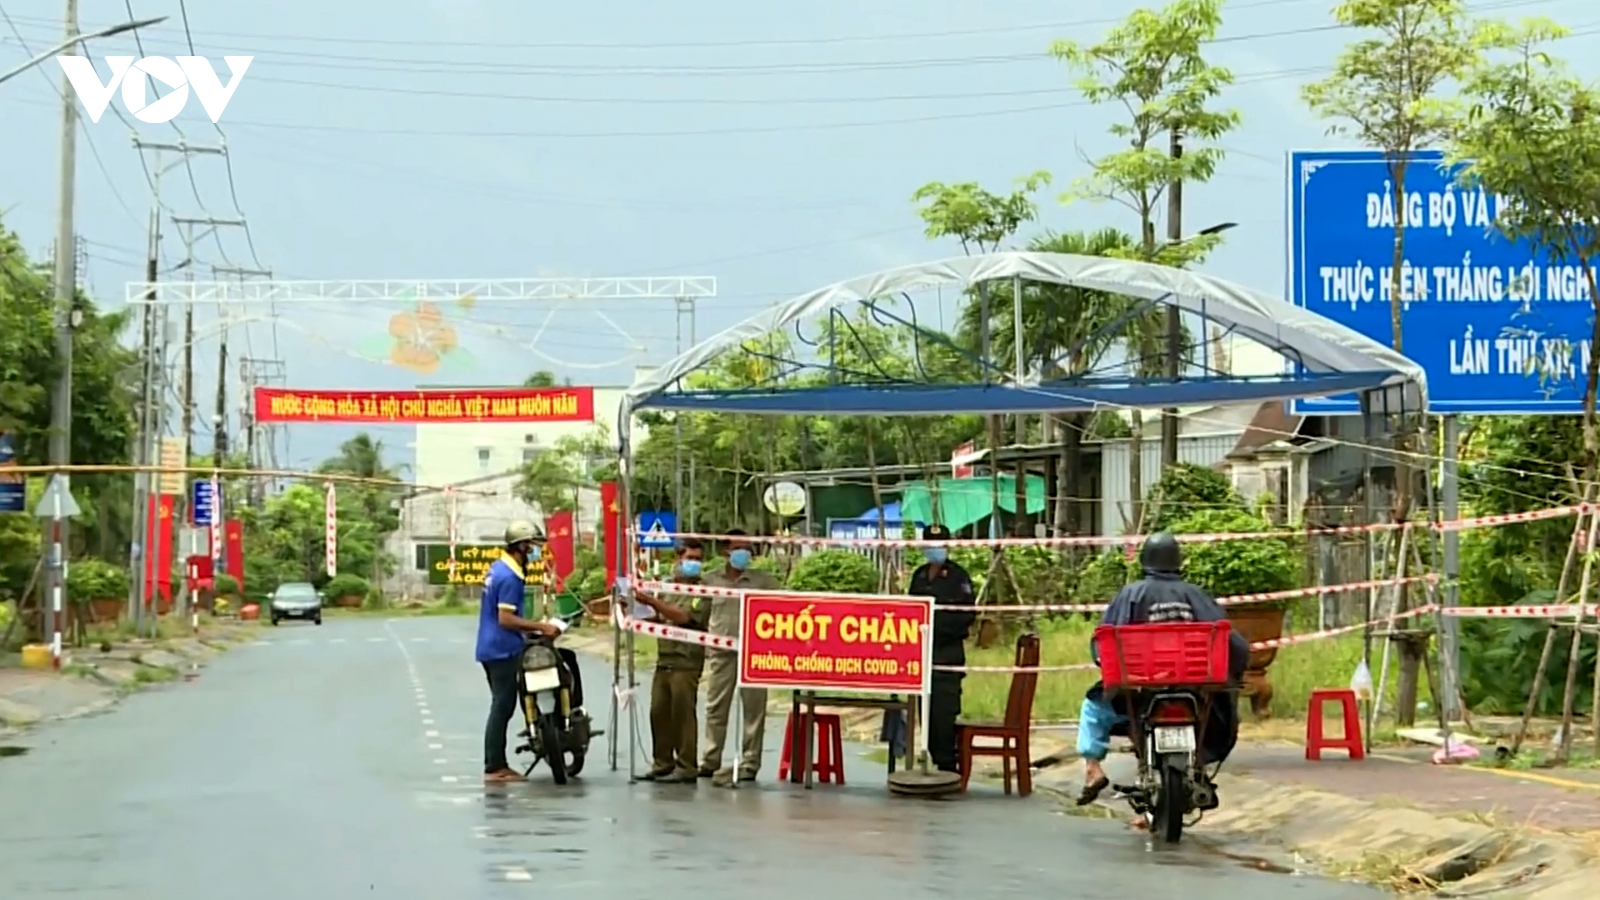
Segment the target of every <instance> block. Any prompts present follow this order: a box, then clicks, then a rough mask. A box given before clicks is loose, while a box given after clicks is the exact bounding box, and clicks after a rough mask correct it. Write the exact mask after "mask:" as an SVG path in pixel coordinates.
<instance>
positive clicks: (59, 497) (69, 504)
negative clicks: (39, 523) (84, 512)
mask: <svg viewBox="0 0 1600 900" xmlns="http://www.w3.org/2000/svg"><path fill="white" fill-rule="evenodd" d="M78 512H79V510H78V501H76V500H74V499H72V489H71V488H69V487H68V486H67V480H66V479H65V478H63V477H62V476H61V473H59V472H57V473H56V474H54V475H51V476H50V483H49V484H46V485H45V486H44V496H42V497H40V498H39V505H38V506H36V507H34V510H33V514H34V515H35V516H38V517H39V518H41V519H70V518H72V517H73V516H76V515H77V514H78Z"/></svg>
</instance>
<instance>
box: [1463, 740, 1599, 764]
mask: <svg viewBox="0 0 1600 900" xmlns="http://www.w3.org/2000/svg"><path fill="white" fill-rule="evenodd" d="M1555 756H1556V751H1555V748H1554V747H1530V746H1527V745H1524V746H1523V749H1522V752H1521V753H1518V754H1517V755H1516V756H1510V757H1507V758H1505V759H1500V758H1497V757H1496V756H1495V755H1494V754H1493V753H1489V754H1487V755H1485V756H1483V757H1480V758H1478V759H1475V760H1472V761H1471V762H1470V763H1468V765H1471V766H1475V767H1477V768H1480V769H1511V770H1513V771H1518V772H1526V771H1531V770H1533V769H1555V768H1567V769H1588V770H1591V771H1596V770H1600V757H1596V756H1595V755H1594V753H1593V751H1589V750H1581V749H1579V748H1578V746H1577V741H1576V740H1574V741H1573V748H1572V752H1571V753H1569V754H1568V755H1567V761H1566V763H1565V765H1564V766H1563V765H1561V764H1558V763H1557V762H1556V761H1555Z"/></svg>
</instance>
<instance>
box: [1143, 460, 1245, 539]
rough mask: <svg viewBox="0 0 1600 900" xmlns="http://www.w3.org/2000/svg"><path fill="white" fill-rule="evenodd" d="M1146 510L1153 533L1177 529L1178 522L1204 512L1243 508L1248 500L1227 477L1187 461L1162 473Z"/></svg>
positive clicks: (1149, 496) (1146, 503)
mask: <svg viewBox="0 0 1600 900" xmlns="http://www.w3.org/2000/svg"><path fill="white" fill-rule="evenodd" d="M1145 509H1148V510H1150V516H1151V519H1150V522H1149V524H1148V526H1147V527H1146V531H1149V532H1151V533H1154V532H1157V531H1174V530H1177V527H1176V523H1177V522H1179V521H1180V520H1182V519H1186V518H1188V517H1190V516H1193V515H1198V514H1200V513H1203V512H1210V511H1219V510H1220V511H1232V510H1240V511H1244V510H1245V503H1244V498H1243V497H1241V496H1239V492H1238V491H1235V490H1234V489H1233V482H1231V481H1229V480H1228V476H1226V475H1224V474H1222V473H1221V472H1218V471H1216V470H1215V469H1208V468H1206V467H1205V466H1197V465H1195V464H1194V463H1186V462H1184V463H1178V464H1177V465H1175V466H1169V467H1168V468H1167V469H1166V471H1164V472H1162V473H1161V480H1159V481H1157V482H1156V483H1155V484H1154V485H1153V486H1152V487H1151V488H1150V491H1149V493H1147V494H1145Z"/></svg>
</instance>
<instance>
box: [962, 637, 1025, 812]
mask: <svg viewBox="0 0 1600 900" xmlns="http://www.w3.org/2000/svg"><path fill="white" fill-rule="evenodd" d="M1014 665H1016V667H1017V668H1019V669H1022V670H1024V671H1020V672H1015V673H1012V675H1011V693H1010V695H1009V696H1008V697H1007V698H1006V718H1005V721H1004V722H1002V723H1000V724H998V725H995V724H971V723H961V724H958V725H957V726H956V727H957V729H958V730H959V731H960V741H961V789H962V790H963V791H965V790H966V789H967V782H968V781H969V780H970V779H971V778H972V760H973V759H974V758H975V757H979V756H998V757H1000V766H1001V772H1002V774H1003V776H1004V779H1005V789H1006V794H1008V795H1009V794H1010V793H1011V768H1012V766H1013V764H1014V765H1015V766H1016V770H1017V793H1018V794H1019V795H1020V796H1023V797H1026V796H1028V795H1029V794H1032V793H1033V761H1032V759H1031V758H1030V757H1029V753H1028V735H1029V725H1030V724H1031V723H1032V719H1033V694H1034V691H1035V689H1037V688H1038V686H1039V672H1038V668H1039V636H1038V635H1036V634H1024V635H1023V636H1021V637H1019V638H1017V655H1016V661H1015V663H1014ZM1030 670H1031V671H1030ZM980 738H987V739H990V740H998V741H999V743H998V744H979V743H977V741H978V739H980Z"/></svg>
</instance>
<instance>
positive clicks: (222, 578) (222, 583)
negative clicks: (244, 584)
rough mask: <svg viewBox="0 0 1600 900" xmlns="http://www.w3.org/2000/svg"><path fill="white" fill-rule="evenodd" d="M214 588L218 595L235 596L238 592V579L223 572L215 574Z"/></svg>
mask: <svg viewBox="0 0 1600 900" xmlns="http://www.w3.org/2000/svg"><path fill="white" fill-rule="evenodd" d="M216 590H217V596H218V597H235V596H238V594H239V579H237V578H235V577H233V576H232V575H229V574H228V573H227V572H223V573H222V574H221V575H218V576H217V580H216Z"/></svg>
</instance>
